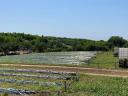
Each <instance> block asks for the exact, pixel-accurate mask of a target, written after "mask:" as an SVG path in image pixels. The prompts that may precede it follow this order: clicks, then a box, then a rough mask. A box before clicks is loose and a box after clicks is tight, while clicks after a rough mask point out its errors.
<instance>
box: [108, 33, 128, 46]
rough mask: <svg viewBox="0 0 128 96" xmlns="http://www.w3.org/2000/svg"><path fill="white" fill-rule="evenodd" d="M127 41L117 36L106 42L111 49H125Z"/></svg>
mask: <svg viewBox="0 0 128 96" xmlns="http://www.w3.org/2000/svg"><path fill="white" fill-rule="evenodd" d="M126 43H127V41H126V40H125V39H123V38H122V37H119V36H112V37H111V38H110V39H109V40H108V44H109V47H110V48H113V47H115V46H116V47H125V46H126Z"/></svg>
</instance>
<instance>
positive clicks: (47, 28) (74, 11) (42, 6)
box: [0, 0, 128, 40]
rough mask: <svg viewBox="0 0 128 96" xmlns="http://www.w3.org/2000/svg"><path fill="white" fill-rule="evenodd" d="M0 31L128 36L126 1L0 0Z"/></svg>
mask: <svg viewBox="0 0 128 96" xmlns="http://www.w3.org/2000/svg"><path fill="white" fill-rule="evenodd" d="M0 32H25V33H30V34H38V35H45V36H46V35H48V36H61V37H71V38H88V39H95V40H100V39H104V40H107V39H108V38H109V37H110V36H112V35H119V36H123V37H124V38H126V39H127V37H128V33H127V32H128V0H0Z"/></svg>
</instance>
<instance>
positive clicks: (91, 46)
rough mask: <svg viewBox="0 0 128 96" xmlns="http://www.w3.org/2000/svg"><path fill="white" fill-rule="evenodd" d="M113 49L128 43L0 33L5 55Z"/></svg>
mask: <svg viewBox="0 0 128 96" xmlns="http://www.w3.org/2000/svg"><path fill="white" fill-rule="evenodd" d="M114 47H128V41H127V40H125V39H124V38H122V37H119V36H112V37H110V38H109V40H107V41H104V40H100V41H94V40H88V39H75V38H74V39H73V38H60V37H50V36H43V35H42V36H38V35H31V34H24V33H4V32H3V33H0V52H3V53H4V54H5V55H6V54H8V53H9V52H10V51H21V50H29V51H31V52H56V51H109V50H112V49H113V48H114Z"/></svg>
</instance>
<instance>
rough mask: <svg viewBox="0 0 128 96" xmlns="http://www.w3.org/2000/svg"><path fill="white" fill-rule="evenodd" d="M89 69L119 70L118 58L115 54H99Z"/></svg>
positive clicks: (91, 62)
mask: <svg viewBox="0 0 128 96" xmlns="http://www.w3.org/2000/svg"><path fill="white" fill-rule="evenodd" d="M88 65H89V67H95V68H106V69H115V68H116V69H118V68H119V65H118V57H114V56H113V52H111V51H110V52H102V53H100V54H97V56H96V58H94V59H92V60H91V61H90V63H89V64H88Z"/></svg>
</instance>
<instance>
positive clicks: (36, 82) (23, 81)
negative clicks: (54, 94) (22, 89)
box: [0, 79, 62, 86]
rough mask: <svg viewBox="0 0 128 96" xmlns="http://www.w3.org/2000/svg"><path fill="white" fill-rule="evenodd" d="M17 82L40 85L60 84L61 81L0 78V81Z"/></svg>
mask: <svg viewBox="0 0 128 96" xmlns="http://www.w3.org/2000/svg"><path fill="white" fill-rule="evenodd" d="M3 82H5V83H17V84H37V85H41V86H62V83H58V82H39V81H31V80H16V79H0V83H3Z"/></svg>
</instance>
